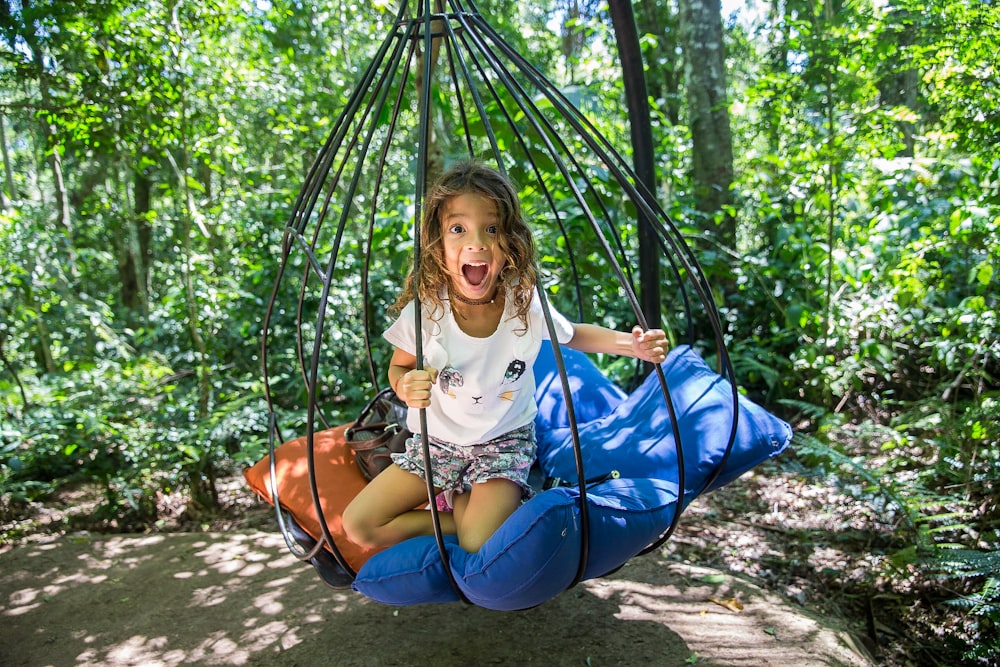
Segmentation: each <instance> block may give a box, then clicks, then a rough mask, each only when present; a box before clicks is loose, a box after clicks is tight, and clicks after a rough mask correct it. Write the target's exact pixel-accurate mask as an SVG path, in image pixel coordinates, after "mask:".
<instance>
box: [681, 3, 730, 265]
mask: <svg viewBox="0 0 1000 667" xmlns="http://www.w3.org/2000/svg"><path fill="white" fill-rule="evenodd" d="M680 36H681V39H680V42H681V44H682V48H683V50H684V80H685V84H686V86H687V103H688V124H689V126H690V130H691V143H692V145H691V165H692V169H691V181H692V187H693V188H694V198H695V203H696V206H697V209H698V211H700V212H702V213H703V214H704V215H705V216H706V217H707V219H708V220H714V221H715V227H714V229H713V228H711V226H709V229H711V231H712V232H713V233H715V234H717V235H718V237H719V239H720V241H721V242H723V243H725V244H726V245H728V246H730V247H735V246H736V222H735V219H734V218H733V217H732V215H731V214H730V213H729V212H728V211H726V206H727V205H728V204H729V203H730V202H731V196H730V191H729V190H730V186H731V185H732V182H733V145H732V136H731V133H730V128H729V102H728V100H729V95H728V91H727V84H726V55H725V44H724V42H723V33H722V6H721V3H720V2H719V0H688V1H685V2H681V3H680Z"/></svg>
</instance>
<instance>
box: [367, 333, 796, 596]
mask: <svg viewBox="0 0 1000 667" xmlns="http://www.w3.org/2000/svg"><path fill="white" fill-rule="evenodd" d="M563 352H564V354H565V355H566V357H567V359H568V361H567V364H566V366H567V373H573V376H572V377H571V378H570V384H571V386H572V387H574V390H573V391H574V394H573V401H574V406H575V407H576V406H579V407H577V410H576V414H577V418H578V423H579V426H578V431H579V433H580V441H581V447H582V450H583V453H584V463H585V474H586V476H587V478H588V479H593V478H595V477H599V476H602V475H605V474H607V473H611V472H612V471H617V477H612V478H609V479H607V480H606V481H603V482H600V483H597V484H594V485H593V486H591V487H589V488H588V490H587V510H588V515H589V527H590V531H589V532H590V539H589V543H588V544H589V553H588V559H587V565H586V568H585V570H584V574H583V578H584V579H590V578H594V577H600V576H603V575H605V574H607V573H608V572H611V571H613V570H615V569H617V568H618V567H620V566H621V565H622V564H624V563H625V562H626V561H627V560H628V559H629V558H632V557H633V556H635V555H636V554H638V553H639V552H640V551H642V550H643V549H644V548H645V547H647V546H648V545H649V544H651V543H653V542H654V541H656V540H657V539H658V538H659V537H660V536H661V535H662V534H663V532H664V531H665V530H666V528H667V527H668V526H669V525H670V522H671V521H672V520H673V517H674V513H675V512H676V511H677V477H678V475H677V452H676V449H675V442H676V438H675V435H674V432H673V428H672V426H671V421H670V417H669V412H668V410H667V407H666V402H665V400H664V397H663V394H662V392H661V389H660V384H659V379H658V377H657V376H656V375H655V374H654V375H651V376H650V377H649V378H647V380H646V381H645V382H644V383H643V385H642V386H640V387H639V388H638V389H637V390H636V391H634V392H633V393H632V394H631V395H630V396H628V397H624V395H623V394H622V393H621V391H620V390H618V389H617V388H616V387H615V386H614V385H613V384H612V383H611V382H610V381H609V380H607V378H605V377H604V376H603V375H601V374H600V372H599V371H597V369H596V367H594V366H593V364H591V363H590V361H589V359H587V358H586V356H585V355H580V354H579V353H575V352H572V351H571V350H567V349H564V350H563ZM549 354H550V356H549V358H548V359H543V360H542V361H541V372H538V371H536V373H537V374H538V377H540V378H542V379H541V381H540V382H539V393H538V394H537V396H538V398H539V404H540V405H541V404H543V403H544V405H545V406H546V410H545V411H544V413H543V411H541V410H540V415H542V416H541V417H540V419H539V420H538V421H536V427H537V428H538V430H539V452H538V456H539V463H540V465H541V467H542V469H543V471H544V472H545V473H546V475H547V476H550V477H560V478H562V479H567V480H575V478H576V464H575V454H574V451H573V446H572V437H571V433H570V429H569V425H568V420H566V419H565V417H564V415H562V414H560V412H559V411H560V409H564V408H559V407H558V406H564V403H563V396H562V389H561V387H560V386H559V385H560V382H559V379H558V373H556V374H555V378H554V379H553V377H552V374H553V373H554V372H555V371H554V364H552V361H551V353H549ZM545 364H552V365H549V366H546V365H545ZM662 368H663V372H664V375H665V377H666V384H667V386H668V388H669V390H670V398H671V401H672V403H673V405H674V409H675V413H676V415H677V424H678V430H679V432H680V436H681V437H680V439H681V443H682V444H683V453H684V470H685V480H684V481H685V489H686V491H685V496H686V500H685V504H686V503H687V502H690V501H691V500H693V498H694V497H696V496H697V495H698V494H699V493H702V492H704V491H705V490H707V489H706V488H705V487H706V485H708V489H711V488H717V487H719V486H722V485H723V484H725V483H727V482H729V481H731V480H732V479H735V478H736V477H737V476H739V475H740V474H742V473H743V472H746V471H747V470H749V469H750V468H752V467H753V466H755V465H757V464H758V463H761V462H762V461H764V460H766V459H767V458H770V457H772V456H775V455H777V454H778V453H779V452H781V451H782V450H783V449H784V448H785V447H787V445H788V443H789V441H790V440H791V428H790V427H789V426H788V424H786V423H785V422H783V421H782V420H780V419H778V418H777V417H775V416H773V415H771V414H770V413H768V412H767V411H766V410H764V409H763V408H761V407H759V406H757V405H756V404H754V403H753V402H751V401H750V400H748V399H746V398H745V397H743V396H739V397H738V399H737V401H736V408H737V409H736V415H735V416H736V417H738V426H737V429H736V432H735V441H734V443H733V447H732V450H731V452H730V454H729V456H728V457H726V456H725V453H726V448H727V445H728V443H729V439H730V435H731V433H732V424H733V419H734V401H733V393H732V388H731V385H730V384H729V383H728V382H726V381H725V380H724V379H722V378H721V377H719V376H718V375H717V374H716V373H714V372H713V371H712V370H711V369H710V368H709V367H708V366H707V364H705V362H704V361H703V360H702V359H701V358H700V357H698V355H697V354H696V353H695V352H694V351H693V350H691V349H690V348H689V347H687V346H684V347H679V348H676V349H675V350H672V351H671V353H670V355H668V357H667V359H666V361H664V362H663V364H662ZM553 385H555V386H553ZM553 394H558V395H553ZM582 416H586V417H587V421H583V419H582ZM720 463H721V464H722V470H721V473H720V474H719V476H718V477H714V479H713V475H714V473H715V471H716V469H717V468H718V467H719V465H720ZM578 499H579V494H578V489H577V488H576V487H566V488H556V489H551V490H548V491H545V492H543V493H540V494H538V495H537V496H535V497H534V498H532V499H531V500H530V501H528V502H527V503H525V504H524V505H522V506H521V507H520V508H518V510H517V511H516V512H514V514H512V515H511V516H510V517H509V518H508V519H507V521H506V522H504V524H503V525H502V526H501V527H500V528H499V529H498V530H497V532H496V533H495V534H494V535H493V536H492V537H491V538H490V539H489V540H487V542H486V543H485V544H484V545H483V547H482V548H481V549H480V550H479V552H478V553H475V554H469V553H467V552H465V551H464V550H463V549H461V548H460V547H459V546H458V544H457V542H456V541H455V540H454V539H453V538H448V539H447V540H446V549H447V552H448V556H449V562H450V566H451V568H452V572H453V573H454V576H455V580H456V582H457V584H458V586H459V587H460V588H461V590H462V592H463V594H464V595H465V596H466V597H467V598H468V599H469V601H470V602H473V603H475V604H477V605H479V606H482V607H487V608H490V609H497V610H513V609H527V608H529V607H533V606H536V605H538V604H541V603H542V602H545V601H546V600H548V599H551V598H552V597H554V596H555V595H557V594H558V593H560V592H561V591H563V590H565V589H566V587H567V586H568V585H569V584H570V583H571V582H572V581H573V579H574V578H575V576H576V572H577V569H578V567H579V562H580V553H581V542H582V538H583V535H582V532H581V531H580V510H579V503H578ZM353 586H354V588H355V590H357V591H359V592H361V593H363V594H364V595H366V596H368V597H370V598H372V599H374V600H377V601H379V602H384V603H386V604H392V605H409V604H418V603H428V602H446V601H454V600H457V599H458V596H457V594H456V593H455V591H454V590H453V588H452V586H451V583H450V581H449V579H448V576H447V573H446V572H445V570H444V568H443V565H442V563H441V558H440V554H439V553H438V549H437V544H436V541H435V540H434V538H415V539H411V540H407V541H405V542H402V543H400V544H398V545H396V546H394V547H392V548H390V549H387V550H385V551H383V552H381V553H379V554H377V555H375V556H373V557H372V558H371V559H369V560H368V562H367V563H365V565H364V566H363V567H362V568H361V569H360V571H359V572H358V576H357V578H356V579H355V581H354V584H353Z"/></svg>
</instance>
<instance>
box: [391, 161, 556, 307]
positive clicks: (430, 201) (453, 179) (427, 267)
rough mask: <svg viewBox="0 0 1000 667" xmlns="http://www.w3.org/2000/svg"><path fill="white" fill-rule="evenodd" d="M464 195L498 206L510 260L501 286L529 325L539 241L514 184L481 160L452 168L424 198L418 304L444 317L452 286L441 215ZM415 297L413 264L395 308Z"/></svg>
mask: <svg viewBox="0 0 1000 667" xmlns="http://www.w3.org/2000/svg"><path fill="white" fill-rule="evenodd" d="M462 194H476V195H479V196H481V197H485V198H486V199H489V200H490V201H492V202H493V203H494V204H495V205H496V208H497V218H498V219H499V224H498V229H497V235H496V238H497V245H498V246H499V248H500V250H501V252H503V253H504V255H505V256H506V257H507V263H506V264H505V265H504V267H503V269H502V270H501V272H500V280H501V286H502V287H503V288H505V289H506V290H507V298H508V299H510V300H511V301H512V306H513V310H514V314H515V315H516V316H517V317H518V318H519V319H520V320H521V322H522V323H523V324H524V325H525V326H527V324H528V309H529V307H530V306H531V298H532V293H533V292H534V289H535V283H536V282H537V280H538V271H537V269H536V268H535V264H536V255H535V240H534V237H533V236H532V235H531V229H529V227H528V224H527V222H526V221H525V220H524V214H523V213H522V211H521V200H520V199H519V198H518V196H517V191H516V190H515V189H514V185H513V184H512V183H511V182H510V180H508V179H507V177H506V176H504V175H503V174H501V173H500V172H498V171H497V170H495V169H492V168H490V167H487V166H484V165H482V164H479V163H477V162H471V161H470V162H461V163H459V164H456V165H454V166H453V167H451V168H450V169H449V170H448V171H447V172H445V173H444V174H443V175H442V176H441V178H440V179H438V181H437V182H436V183H435V184H434V185H433V186H432V187H431V188H430V190H429V191H428V193H427V196H426V197H425V198H424V214H423V220H421V225H420V238H421V254H420V275H419V276H418V277H417V280H416V281H415V282H416V284H417V293H418V294H419V296H420V303H421V304H422V305H425V306H430V312H431V318H432V319H440V317H441V316H442V315H444V304H443V303H442V301H441V293H442V291H443V290H444V289H445V288H447V287H448V280H449V278H448V273H447V271H446V269H445V265H444V247H443V244H442V237H441V213H442V210H443V209H444V207H445V205H446V204H447V203H448V202H449V201H451V199H452V198H453V197H457V196H458V195H462ZM413 295H414V277H413V269H412V267H411V269H410V273H409V275H407V277H406V282H405V283H404V285H403V291H402V292H401V293H400V295H399V297H398V298H397V299H396V303H395V304H394V305H393V310H394V311H395V312H396V313H398V312H400V311H401V310H402V309H403V307H404V306H406V304H407V303H409V302H410V301H412V300H413ZM439 313H440V314H439Z"/></svg>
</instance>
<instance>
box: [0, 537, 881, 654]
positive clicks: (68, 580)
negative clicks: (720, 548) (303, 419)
mask: <svg viewBox="0 0 1000 667" xmlns="http://www.w3.org/2000/svg"><path fill="white" fill-rule="evenodd" d="M733 601H736V602H738V603H739V605H742V611H734V610H732V609H730V608H727V607H734V608H735V607H738V606H739V605H736V604H734V603H733ZM0 626H2V628H3V630H2V633H0V634H2V641H0V664H2V665H5V666H6V667H17V666H22V665H23V666H31V667H35V666H39V665H52V666H54V667H61V666H64V665H75V666H80V667H83V666H91V665H93V666H97V665H101V666H102V667H118V666H123V665H142V666H144V667H147V666H150V667H153V666H160V665H162V666H173V665H268V666H272V665H273V666H292V665H296V666H299V667H310V666H313V665H490V664H497V665H519V666H520V665H525V666H527V665H547V666H557V665H579V666H581V667H587V666H593V667H599V666H601V665H667V666H674V665H676V666H677V667H684V666H685V665H692V664H693V665H705V666H711V665H716V666H722V665H746V666H751V665H752V666H757V665H774V666H779V665H780V666H788V665H795V666H796V667H807V666H809V665H830V666H841V665H851V666H853V665H867V664H869V663H868V662H866V661H865V660H863V659H862V658H860V657H859V656H858V655H857V654H856V653H855V652H854V651H852V650H850V648H849V637H848V636H847V635H845V634H844V633H842V632H839V631H837V630H834V629H831V628H829V627H825V625H824V624H823V623H821V622H819V621H817V620H815V619H813V618H810V617H808V616H806V615H805V614H804V613H803V612H802V611H801V610H799V609H797V608H796V607H794V606H792V605H791V604H789V603H787V602H785V601H783V600H781V599H779V598H778V597H776V596H774V595H773V594H770V593H767V592H765V591H763V590H762V589H759V588H757V587H755V586H753V585H752V584H750V583H747V582H746V581H742V580H739V579H735V578H733V577H731V576H729V575H724V574H722V573H719V572H717V571H714V570H708V569H704V568H697V567H694V566H689V565H683V564H677V563H669V562H667V561H665V560H663V559H661V558H660V557H659V556H658V555H656V554H650V555H647V556H643V557H641V558H636V559H633V560H632V561H631V562H630V563H629V564H628V565H626V566H625V567H624V568H622V569H621V570H620V571H618V572H617V573H615V574H614V575H612V576H610V577H607V578H605V579H600V580H595V581H589V582H584V583H583V584H581V585H579V586H577V587H576V588H574V589H572V590H570V591H567V592H565V593H563V594H562V595H560V596H558V597H556V598H555V599H554V600H551V601H550V602H548V603H546V604H544V605H542V606H540V607H537V608H535V609H530V610H526V611H521V612H493V611H489V610H484V609H480V608H477V607H470V606H467V605H463V604H460V603H454V604H446V605H419V606H414V607H403V608H393V607H387V606H384V605H380V604H377V603H374V602H371V601H370V600H367V599H366V598H363V597H361V596H360V595H358V594H356V593H354V592H353V591H335V590H332V589H330V588H327V587H326V586H325V585H324V584H323V583H322V582H321V581H320V580H319V578H318V577H317V576H316V575H315V574H314V572H313V570H312V568H311V567H310V566H308V565H303V564H302V563H300V562H298V561H297V560H295V559H294V558H293V557H292V556H290V555H289V554H288V553H287V551H286V549H285V546H284V542H283V541H282V540H281V538H280V537H279V536H278V535H276V534H273V533H266V532H250V533H232V534H225V533H201V534H193V533H180V534H161V535H151V536H99V537H72V536H71V537H65V538H61V539H60V540H59V541H54V542H51V543H47V544H26V545H22V546H18V547H15V548H13V549H10V550H8V551H7V552H6V553H3V554H0Z"/></svg>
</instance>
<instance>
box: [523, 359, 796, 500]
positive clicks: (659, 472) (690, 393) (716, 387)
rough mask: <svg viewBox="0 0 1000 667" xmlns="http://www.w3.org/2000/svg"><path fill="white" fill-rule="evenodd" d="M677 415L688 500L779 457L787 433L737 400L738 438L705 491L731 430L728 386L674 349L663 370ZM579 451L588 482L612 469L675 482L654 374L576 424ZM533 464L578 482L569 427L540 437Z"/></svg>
mask: <svg viewBox="0 0 1000 667" xmlns="http://www.w3.org/2000/svg"><path fill="white" fill-rule="evenodd" d="M661 367H662V368H663V374H664V376H665V378H666V384H667V387H668V388H669V390H670V399H671V402H672V403H673V406H674V411H675V413H676V415H677V421H678V426H679V429H678V430H679V432H680V436H681V443H682V444H683V453H684V475H685V478H684V487H685V493H686V495H691V494H694V495H697V494H698V493H701V492H703V491H706V490H709V489H714V488H718V487H720V486H723V485H724V484H726V483H728V482H730V481H732V480H733V479H735V478H736V477H738V476H740V475H742V474H743V473H744V472H746V471H747V470H749V469H750V468H752V467H754V466H755V465H757V464H758V463H760V462H761V461H763V460H764V459H766V458H769V457H771V456H775V455H777V454H778V453H780V452H781V451H782V450H783V449H784V448H785V447H786V446H787V445H788V443H789V442H790V441H791V437H792V429H791V427H790V426H789V425H788V424H787V423H785V422H784V421H783V420H781V419H778V418H777V417H775V416H774V415H772V414H770V413H769V412H767V411H766V410H764V409H763V408H761V407H760V406H759V405H757V404H755V403H753V402H752V401H751V400H749V399H748V398H746V397H745V396H743V395H742V394H737V399H736V400H737V405H738V410H737V415H736V427H737V428H736V439H735V441H734V443H733V448H732V451H731V453H730V455H729V458H728V459H726V462H725V466H724V467H723V469H722V471H721V473H720V475H719V477H718V478H717V479H716V480H715V481H714V482H712V484H711V486H710V487H709V489H705V488H704V484H705V482H707V481H708V480H709V478H710V477H711V476H712V475H713V474H714V473H715V471H716V468H717V467H718V465H719V463H720V461H721V460H722V456H723V454H724V453H725V450H726V445H727V444H728V441H729V438H730V436H731V430H732V427H733V420H734V414H733V412H734V410H733V407H734V406H733V390H732V385H731V384H730V383H729V382H727V381H726V380H725V379H723V378H722V377H721V376H719V375H718V374H717V373H716V372H715V371H714V370H712V369H711V368H710V367H709V366H708V364H706V363H705V361H704V360H703V359H702V358H701V357H700V356H698V354H697V353H696V352H695V351H694V350H692V349H691V347H690V346H687V345H682V346H679V347H676V348H674V349H673V350H671V351H670V353H669V354H668V355H667V358H666V360H665V361H664V362H663V363H662V364H661ZM578 431H579V434H580V448H581V451H582V452H583V461H584V472H585V474H586V476H587V478H588V479H593V478H595V477H601V476H604V475H606V474H609V473H611V472H612V471H617V472H618V474H620V475H621V476H622V477H653V478H659V479H668V480H673V481H676V480H677V448H676V444H675V443H676V439H675V436H674V431H673V428H672V426H671V421H670V414H669V411H668V410H667V406H666V402H665V400H664V397H663V392H662V390H661V388H660V382H659V378H658V376H657V375H656V374H655V373H654V374H650V375H649V377H647V378H646V380H645V381H644V382H643V383H642V385H641V386H639V388H638V389H636V390H635V391H634V392H632V395H631V396H629V397H628V398H627V399H626V400H624V401H622V402H621V403H619V404H618V405H617V406H616V407H615V408H614V409H613V410H612V411H611V412H610V413H609V414H607V415H605V416H603V417H601V418H600V419H595V420H593V421H591V422H589V423H582V422H580V423H579V426H578ZM538 461H539V463H540V464H541V467H542V469H543V470H544V471H545V472H546V473H547V474H548V475H549V476H551V477H559V478H562V479H568V480H576V477H577V475H576V458H575V455H574V453H573V440H572V435H571V432H570V428H569V426H564V427H557V428H554V429H551V430H550V431H549V432H548V433H546V434H545V436H544V437H539V439H538Z"/></svg>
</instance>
